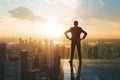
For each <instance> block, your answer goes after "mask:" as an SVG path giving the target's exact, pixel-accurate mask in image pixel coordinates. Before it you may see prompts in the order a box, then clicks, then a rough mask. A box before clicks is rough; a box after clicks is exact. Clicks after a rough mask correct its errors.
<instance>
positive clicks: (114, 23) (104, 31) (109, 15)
mask: <svg viewBox="0 0 120 80" xmlns="http://www.w3.org/2000/svg"><path fill="white" fill-rule="evenodd" d="M119 3H120V0H0V37H26V36H28V37H32V36H34V37H41V36H56V37H60V36H64V35H63V34H64V31H66V30H67V29H69V28H70V27H73V21H74V20H78V21H79V26H80V27H82V28H83V29H84V30H85V31H87V33H88V36H87V38H99V39H102V38H113V39H117V38H120V23H119V22H120V9H119V8H120V5H119Z"/></svg>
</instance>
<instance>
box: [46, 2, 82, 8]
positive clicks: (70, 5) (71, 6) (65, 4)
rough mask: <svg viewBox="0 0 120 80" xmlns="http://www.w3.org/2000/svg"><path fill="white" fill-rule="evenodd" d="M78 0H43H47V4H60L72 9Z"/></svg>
mask: <svg viewBox="0 0 120 80" xmlns="http://www.w3.org/2000/svg"><path fill="white" fill-rule="evenodd" d="M80 1H81V0H80ZM80 1H79V0H45V2H47V3H48V4H61V5H63V6H65V7H68V8H72V9H73V8H76V7H77V6H78V5H80Z"/></svg>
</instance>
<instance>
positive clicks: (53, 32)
mask: <svg viewBox="0 0 120 80" xmlns="http://www.w3.org/2000/svg"><path fill="white" fill-rule="evenodd" d="M44 32H45V35H47V36H48V37H51V38H53V37H58V36H60V35H61V34H63V32H64V31H63V30H62V28H60V26H59V25H58V24H57V22H55V21H53V20H51V21H49V22H48V23H47V24H45V25H44Z"/></svg>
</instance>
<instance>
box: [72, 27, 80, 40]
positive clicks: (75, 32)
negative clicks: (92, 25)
mask: <svg viewBox="0 0 120 80" xmlns="http://www.w3.org/2000/svg"><path fill="white" fill-rule="evenodd" d="M70 32H71V34H72V37H71V39H72V40H79V39H80V35H81V33H82V28H81V27H72V28H71V29H70Z"/></svg>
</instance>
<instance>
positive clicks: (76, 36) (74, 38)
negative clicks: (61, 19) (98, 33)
mask: <svg viewBox="0 0 120 80" xmlns="http://www.w3.org/2000/svg"><path fill="white" fill-rule="evenodd" d="M68 33H71V38H70V37H69V36H68ZM81 33H83V34H84V35H83V37H82V38H81ZM86 35H87V32H85V31H84V30H83V29H82V28H81V27H79V26H78V21H74V27H71V28H70V29H69V30H67V31H66V32H65V36H66V38H67V39H69V40H71V58H70V61H69V63H72V61H73V57H74V51H75V46H77V51H78V57H79V62H80V63H81V64H82V55H81V43H80V41H81V40H83V39H85V37H86Z"/></svg>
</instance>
